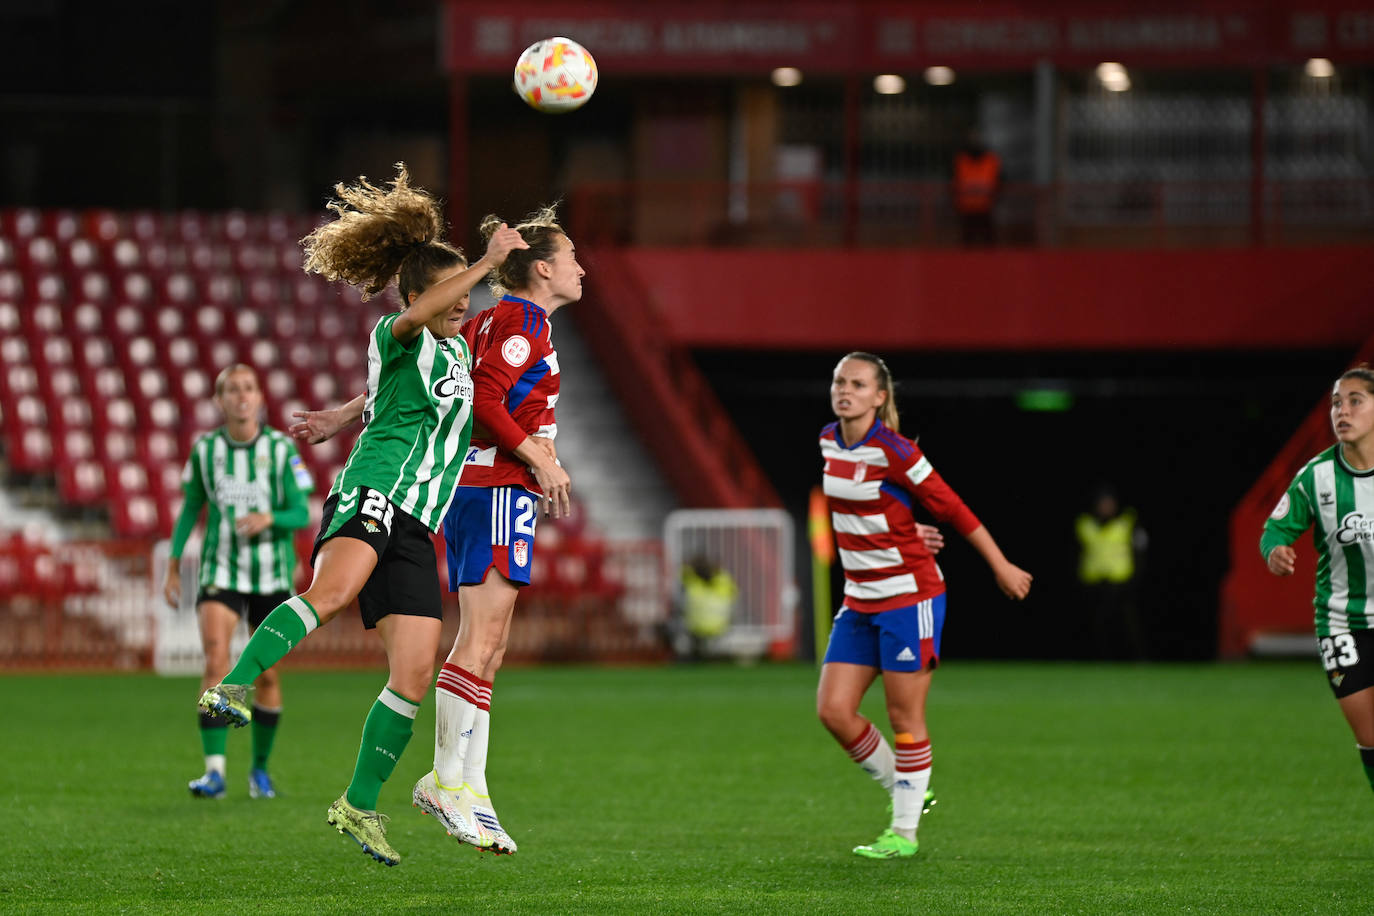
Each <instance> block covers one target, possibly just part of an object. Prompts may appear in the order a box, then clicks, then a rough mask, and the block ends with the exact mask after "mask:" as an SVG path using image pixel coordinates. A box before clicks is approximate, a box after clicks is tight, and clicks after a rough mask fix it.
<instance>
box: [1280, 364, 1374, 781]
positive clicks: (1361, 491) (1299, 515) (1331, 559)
mask: <svg viewBox="0 0 1374 916" xmlns="http://www.w3.org/2000/svg"><path fill="white" fill-rule="evenodd" d="M1331 427H1332V429H1333V430H1334V431H1335V433H1336V444H1335V445H1333V446H1332V447H1331V448H1329V449H1327V450H1326V451H1324V452H1322V453H1321V454H1320V455H1318V456H1317V457H1315V458H1313V459H1312V460H1311V461H1309V462H1307V464H1306V465H1305V466H1304V467H1303V469H1302V470H1301V471H1299V472H1298V475H1297V476H1296V477H1294V478H1293V482H1292V483H1291V484H1289V486H1288V491H1287V492H1286V493H1284V494H1283V496H1282V497H1281V498H1280V499H1279V503H1278V505H1277V506H1275V507H1274V511H1273V513H1271V514H1270V516H1269V520H1268V521H1266V522H1265V523H1264V534H1263V536H1262V537H1261V538H1260V552H1261V553H1262V554H1263V555H1264V560H1265V563H1267V564H1268V566H1269V571H1270V572H1272V573H1273V574H1274V575H1276V576H1291V575H1292V574H1293V570H1294V561H1295V560H1296V554H1295V553H1294V551H1293V548H1292V546H1290V545H1292V544H1293V542H1295V541H1296V540H1297V539H1298V538H1299V537H1300V536H1301V535H1302V533H1303V532H1304V531H1306V530H1307V529H1308V528H1311V529H1312V542H1313V545H1314V546H1315V547H1316V548H1317V590H1316V598H1315V599H1314V601H1313V605H1314V606H1315V608H1316V624H1317V645H1318V647H1319V648H1320V650H1321V658H1322V664H1323V665H1324V666H1325V668H1326V674H1327V680H1328V682H1329V683H1330V685H1331V690H1332V692H1333V693H1335V695H1336V699H1337V701H1338V702H1339V703H1340V705H1341V712H1342V713H1343V714H1344V715H1345V720H1346V722H1348V723H1349V724H1350V730H1351V731H1352V732H1354V733H1355V741H1356V745H1357V747H1358V748H1359V752H1360V760H1361V762H1362V763H1363V764H1364V771H1365V775H1366V776H1367V777H1368V778H1369V784H1370V787H1371V788H1374V606H1371V604H1370V585H1371V581H1370V580H1371V578H1372V577H1374V370H1371V369H1369V367H1367V366H1363V365H1362V366H1360V367H1358V368H1355V369H1351V370H1350V371H1348V372H1346V373H1345V374H1343V375H1342V376H1341V377H1340V378H1339V379H1337V380H1336V384H1335V387H1334V388H1333V390H1332V392H1331Z"/></svg>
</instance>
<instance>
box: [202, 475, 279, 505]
mask: <svg viewBox="0 0 1374 916" xmlns="http://www.w3.org/2000/svg"><path fill="white" fill-rule="evenodd" d="M266 487H267V482H266V481H265V480H259V481H247V480H235V479H234V478H232V477H221V478H220V479H219V480H218V481H216V482H215V502H217V503H219V504H220V505H221V506H229V507H232V508H233V509H234V510H235V511H236V512H240V513H242V512H256V511H257V510H258V507H259V506H260V505H263V504H264V502H266V501H267V489H266Z"/></svg>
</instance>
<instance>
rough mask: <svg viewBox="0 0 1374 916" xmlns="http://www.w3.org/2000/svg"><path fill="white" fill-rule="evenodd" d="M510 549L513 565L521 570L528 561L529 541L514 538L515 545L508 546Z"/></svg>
mask: <svg viewBox="0 0 1374 916" xmlns="http://www.w3.org/2000/svg"><path fill="white" fill-rule="evenodd" d="M510 547H511V555H512V558H513V559H514V560H515V565H516V566H519V567H520V568H522V569H523V568H524V566H525V564H526V563H528V562H529V561H530V544H529V541H527V540H525V539H524V538H516V539H515V543H514V544H512V545H510Z"/></svg>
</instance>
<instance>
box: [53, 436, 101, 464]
mask: <svg viewBox="0 0 1374 916" xmlns="http://www.w3.org/2000/svg"><path fill="white" fill-rule="evenodd" d="M53 457H54V458H56V459H57V462H58V463H59V464H71V463H72V462H75V461H91V460H94V458H95V438H94V437H93V436H92V435H91V431H90V430H89V429H80V428H73V429H68V430H66V431H64V432H63V433H62V434H61V435H60V436H54V437H53Z"/></svg>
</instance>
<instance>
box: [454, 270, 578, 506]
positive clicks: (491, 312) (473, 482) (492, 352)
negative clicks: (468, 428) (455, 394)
mask: <svg viewBox="0 0 1374 916" xmlns="http://www.w3.org/2000/svg"><path fill="white" fill-rule="evenodd" d="M552 334H553V332H552V329H551V328H550V326H549V316H548V314H547V313H546V312H545V311H544V310H543V309H542V308H540V307H539V306H538V305H535V304H534V303H533V302H530V301H529V300H528V299H521V298H518V297H516V296H511V295H509V294H508V295H506V296H505V297H503V298H502V299H501V301H500V302H498V303H496V305H495V306H493V307H492V308H489V309H487V310H486V311H484V312H480V313H478V314H477V315H476V316H474V317H473V318H471V319H469V320H468V321H467V322H466V323H464V325H463V337H464V338H465V339H466V340H467V342H468V344H469V345H470V346H471V347H472V360H473V369H472V385H473V397H472V409H473V414H474V416H475V419H476V422H475V423H474V425H473V430H472V444H471V446H470V447H469V448H468V454H467V458H466V460H465V461H464V462H463V476H462V478H461V479H460V480H459V481H458V483H459V485H460V486H464V487H504V486H518V487H524V488H525V489H527V490H529V491H530V492H531V493H535V494H540V493H541V491H540V489H539V485H538V484H536V483H535V482H534V474H533V473H532V472H531V471H530V469H529V466H528V465H526V464H525V463H524V462H523V461H521V460H520V459H519V458H516V457H515V455H514V450H515V447H516V446H518V445H519V444H520V443H521V442H522V441H524V439H525V437H526V436H543V437H545V438H548V439H552V438H554V436H556V435H557V434H558V424H557V423H556V422H555V420H554V415H553V410H554V405H556V404H557V403H558V382H559V375H558V353H557V352H556V351H555V350H554V348H553V337H552Z"/></svg>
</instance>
